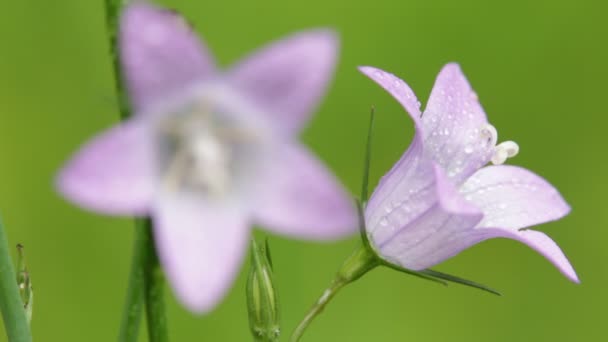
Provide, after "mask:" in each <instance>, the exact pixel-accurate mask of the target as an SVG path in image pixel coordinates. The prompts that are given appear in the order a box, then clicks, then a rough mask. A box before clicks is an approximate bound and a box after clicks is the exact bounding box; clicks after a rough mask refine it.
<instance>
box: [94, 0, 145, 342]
mask: <svg viewBox="0 0 608 342" xmlns="http://www.w3.org/2000/svg"><path fill="white" fill-rule="evenodd" d="M128 2H129V0H104V4H105V15H106V30H107V36H108V44H109V47H110V58H111V59H112V68H113V72H114V87H115V90H116V96H117V97H118V99H119V103H120V105H119V110H120V118H121V119H122V120H125V119H127V118H128V117H129V116H130V114H131V113H130V111H129V107H128V106H127V105H126V104H125V103H124V99H125V98H126V94H125V91H124V88H123V77H122V73H121V67H120V60H119V56H118V24H119V17H120V12H121V9H122V7H123V6H124V5H125V4H127V3H128ZM150 226H151V225H150V220H149V219H145V218H144V219H136V220H135V234H134V235H135V236H134V242H133V256H132V260H131V270H130V274H129V284H128V286H127V293H126V296H125V303H124V308H123V314H122V319H121V324H120V332H119V335H118V341H119V342H135V341H137V337H138V335H139V325H140V322H141V314H142V311H143V305H144V299H145V298H144V297H145V296H144V292H145V291H144V290H147V286H146V283H147V282H150V281H152V279H147V272H146V269H147V267H148V259H149V251H150V249H152V250H153V249H154V246H153V242H152V239H151V238H150V235H151V232H150V230H151V228H150ZM146 280H148V281H146ZM146 297H147V296H146ZM149 310H150V309H148V311H149ZM148 324H150V323H149V322H148Z"/></svg>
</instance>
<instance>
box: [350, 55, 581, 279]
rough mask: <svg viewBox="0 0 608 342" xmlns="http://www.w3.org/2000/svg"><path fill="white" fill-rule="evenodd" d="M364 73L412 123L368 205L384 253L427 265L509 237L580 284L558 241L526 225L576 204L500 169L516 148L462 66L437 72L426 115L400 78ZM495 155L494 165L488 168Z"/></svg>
mask: <svg viewBox="0 0 608 342" xmlns="http://www.w3.org/2000/svg"><path fill="white" fill-rule="evenodd" d="M360 70H361V72H362V73H364V74H365V75H367V76H368V77H369V78H371V79H372V80H374V81H375V82H376V83H378V84H379V85H380V86H381V87H383V88H384V89H385V90H386V91H388V92H389V93H390V94H391V95H392V96H393V97H394V98H395V99H396V100H397V101H399V103H400V104H401V105H402V106H403V107H404V108H405V110H406V111H407V112H408V113H409V114H410V117H411V118H412V120H413V121H414V125H415V129H416V133H415V136H414V138H413V141H412V143H411V145H410V147H409V148H408V150H407V151H406V152H405V153H404V154H403V156H402V157H401V159H400V160H399V161H398V162H397V164H396V165H395V166H393V168H392V169H391V170H390V171H389V172H388V174H387V175H386V176H384V177H383V178H382V180H381V181H380V183H379V184H378V187H377V188H376V189H375V191H374V193H373V194H372V196H371V198H370V201H369V203H368V205H367V208H366V211H365V217H366V229H367V235H368V237H369V240H370V243H371V244H372V246H373V248H374V249H375V250H376V252H377V253H378V254H379V255H380V256H381V257H382V258H384V259H386V260H387V261H390V262H391V263H394V264H397V265H400V266H402V267H405V268H408V269H412V270H422V269H425V268H428V267H431V266H433V265H436V264H438V263H440V262H442V261H444V260H446V259H448V258H450V257H452V256H454V255H456V254H458V253H460V252H461V251H463V250H464V249H466V248H468V247H470V246H472V245H475V244H477V243H479V242H481V241H484V240H487V239H491V238H497V237H503V238H510V239H514V240H518V241H521V242H523V243H525V244H526V245H528V246H530V247H531V248H533V249H535V250H536V251H538V252H539V253H540V254H542V255H544V256H545V257H546V258H547V259H549V261H551V262H552V263H553V264H554V265H555V266H557V268H558V269H559V270H560V271H561V272H562V273H563V274H564V275H565V276H566V277H568V278H569V279H570V280H572V281H574V282H578V281H579V280H578V277H577V276H576V273H575V271H574V269H573V268H572V266H571V265H570V263H569V262H568V259H567V258H566V257H565V256H564V254H563V253H562V251H561V250H560V248H559V247H558V246H557V245H556V244H555V242H553V240H551V239H550V238H549V237H548V236H547V235H545V234H543V233H541V232H538V231H534V230H524V229H523V228H526V227H529V226H533V225H537V224H541V223H544V222H548V221H553V220H557V219H560V218H562V217H563V216H565V215H566V214H567V213H568V212H569V211H570V207H569V206H568V204H566V202H565V201H564V199H563V198H562V197H561V195H560V194H559V193H558V191H557V190H556V189H555V188H554V187H553V186H551V184H549V183H548V182H547V181H545V180H544V179H542V178H541V177H539V176H538V175H536V174H534V173H532V172H530V171H528V170H526V169H524V168H521V167H516V166H507V165H500V164H503V163H504V162H505V160H506V159H507V158H508V157H512V156H514V155H515V154H517V152H518V146H517V144H515V143H514V142H512V141H507V142H503V143H501V144H498V145H496V142H497V132H496V129H495V128H494V127H493V126H492V125H490V124H489V123H488V120H487V118H486V115H485V113H484V111H483V109H482V107H481V105H480V104H479V102H478V100H477V95H476V94H475V92H474V91H473V90H472V89H471V86H470V85H469V83H468V81H467V80H466V78H465V76H464V75H463V74H462V71H461V70H460V67H459V66H458V65H457V64H448V65H446V66H445V67H444V68H443V70H442V71H441V72H440V73H439V76H438V77H437V80H436V82H435V86H434V87H433V90H432V92H431V96H430V98H429V101H428V104H427V106H426V109H425V111H424V113H423V114H421V112H420V102H418V100H417V99H416V96H415V95H414V93H413V92H412V90H411V89H410V88H409V87H408V86H407V85H406V84H405V83H404V82H403V81H402V80H401V79H399V78H397V77H395V76H394V75H392V74H389V73H387V72H384V71H382V70H379V69H376V68H372V67H361V68H360ZM489 161H492V163H493V164H498V165H495V166H486V167H484V165H486V164H487V163H488V162H489Z"/></svg>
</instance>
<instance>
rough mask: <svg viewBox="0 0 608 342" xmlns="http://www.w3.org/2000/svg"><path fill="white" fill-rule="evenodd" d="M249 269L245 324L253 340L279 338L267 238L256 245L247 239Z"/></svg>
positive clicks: (277, 313) (273, 339)
mask: <svg viewBox="0 0 608 342" xmlns="http://www.w3.org/2000/svg"><path fill="white" fill-rule="evenodd" d="M250 267H251V269H250V270H249V278H248V279H247V309H248V311H249V328H250V329H251V334H252V335H253V337H254V340H255V341H264V342H273V341H278V340H279V335H280V325H279V304H278V301H277V293H276V290H275V287H274V283H273V274H272V273H273V272H272V260H271V259H270V250H269V249H268V242H266V243H265V245H264V246H258V244H257V243H256V242H255V240H253V239H252V240H251V266H250Z"/></svg>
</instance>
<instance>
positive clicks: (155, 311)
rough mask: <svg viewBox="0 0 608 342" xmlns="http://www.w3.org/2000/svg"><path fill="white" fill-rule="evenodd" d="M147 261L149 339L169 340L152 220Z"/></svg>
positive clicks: (147, 233) (161, 274) (154, 341)
mask: <svg viewBox="0 0 608 342" xmlns="http://www.w3.org/2000/svg"><path fill="white" fill-rule="evenodd" d="M146 222H147V223H148V224H147V227H146V228H147V229H146V240H147V241H146V247H147V252H146V256H147V258H146V261H145V264H144V278H145V281H144V283H145V286H144V288H145V291H144V293H145V298H146V317H147V321H148V340H149V341H151V342H166V341H169V332H168V329H167V316H166V314H165V301H164V285H165V278H164V275H163V271H162V269H161V267H160V264H159V262H158V256H157V255H156V250H155V248H154V240H153V237H152V221H151V220H150V219H148V220H146Z"/></svg>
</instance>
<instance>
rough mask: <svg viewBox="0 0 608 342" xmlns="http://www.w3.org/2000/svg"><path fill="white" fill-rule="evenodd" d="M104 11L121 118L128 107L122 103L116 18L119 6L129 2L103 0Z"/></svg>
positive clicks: (126, 113) (117, 18) (118, 13)
mask: <svg viewBox="0 0 608 342" xmlns="http://www.w3.org/2000/svg"><path fill="white" fill-rule="evenodd" d="M104 3H105V13H106V31H107V35H108V43H109V44H110V58H112V67H113V70H114V88H115V89H116V94H117V96H118V100H119V104H120V105H119V107H120V118H121V119H122V120H124V119H126V118H128V117H129V116H130V112H129V108H128V106H127V105H126V104H125V103H124V102H125V101H124V100H125V98H126V96H125V93H124V90H123V80H122V73H121V72H120V70H121V68H120V59H119V56H118V20H119V17H120V10H121V8H122V7H123V6H124V5H126V4H127V3H129V0H104Z"/></svg>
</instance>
